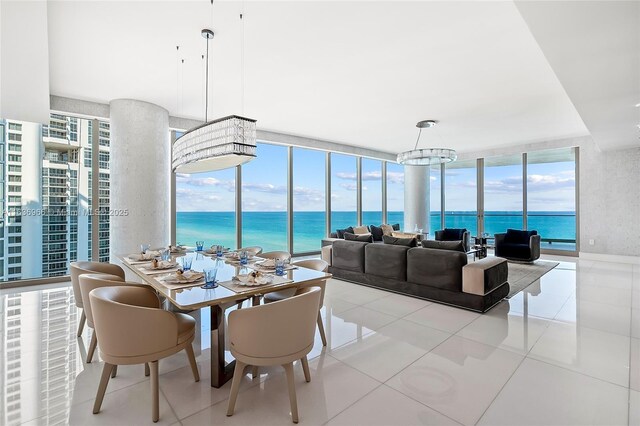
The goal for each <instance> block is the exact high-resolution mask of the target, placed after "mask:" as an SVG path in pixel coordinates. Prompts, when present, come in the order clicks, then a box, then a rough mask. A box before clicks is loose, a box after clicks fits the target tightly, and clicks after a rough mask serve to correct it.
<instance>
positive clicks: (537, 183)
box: [176, 144, 575, 211]
mask: <svg viewBox="0 0 640 426" xmlns="http://www.w3.org/2000/svg"><path fill="white" fill-rule="evenodd" d="M293 158H294V163H293V164H294V166H293V192H294V201H293V202H294V210H295V211H322V210H324V205H325V194H324V176H325V153H324V152H323V151H316V150H310V149H302V148H294V149H293ZM490 163H491V162H490V161H488V162H487V164H490ZM465 165H466V163H465V162H460V163H457V164H456V166H458V167H457V168H451V169H447V170H446V174H445V179H446V194H445V196H446V200H445V202H446V209H447V210H448V211H450V210H465V211H467V210H471V211H473V210H475V206H476V169H475V162H470V163H468V165H469V166H470V167H464V168H460V167H459V166H465ZM331 166H332V170H331V175H332V176H331V203H332V209H333V210H336V211H355V209H356V194H357V186H356V184H357V181H356V159H355V157H352V156H348V155H341V154H333V155H332V160H331ZM362 177H363V183H362V185H363V188H362V189H363V192H362V204H363V210H365V211H374V210H376V211H377V210H381V209H382V198H381V197H382V180H381V178H382V164H381V162H380V161H378V160H372V159H363V161H362ZM242 179H243V185H242V186H243V191H242V206H243V210H244V211H286V209H287V149H286V147H283V146H278V145H268V144H258V157H257V158H256V159H255V160H253V161H251V162H249V163H247V164H246V165H244V166H243V169H242ZM430 180H431V210H432V211H437V210H440V185H441V182H440V170H439V168H432V170H431V176H430ZM527 185H528V196H529V205H528V209H529V210H531V211H536V210H545V211H546V210H553V211H571V210H574V208H575V207H574V206H575V202H574V197H575V194H574V191H575V176H574V164H573V162H561V163H541V164H529V165H528V177H527ZM403 187H404V172H403V166H400V165H398V164H393V163H389V164H388V165H387V196H388V209H389V211H401V210H403V209H404V195H403ZM234 191H235V169H227V170H220V171H216V172H208V173H199V174H192V175H178V176H177V178H176V198H177V210H178V211H233V210H234V206H235V192H234ZM521 209H522V168H521V165H520V164H516V165H512V166H497V167H485V210H487V211H490V210H510V211H513V210H516V211H517V210H521Z"/></svg>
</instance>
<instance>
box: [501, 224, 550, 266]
mask: <svg viewBox="0 0 640 426" xmlns="http://www.w3.org/2000/svg"><path fill="white" fill-rule="evenodd" d="M495 255H496V256H497V257H504V258H505V259H508V260H515V261H519V262H533V261H534V260H537V259H539V258H540V235H538V231H520V230H517V229H507V232H505V233H499V234H495Z"/></svg>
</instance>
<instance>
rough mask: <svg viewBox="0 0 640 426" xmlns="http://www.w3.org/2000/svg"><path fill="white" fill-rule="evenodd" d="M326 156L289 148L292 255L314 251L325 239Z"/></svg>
mask: <svg viewBox="0 0 640 426" xmlns="http://www.w3.org/2000/svg"><path fill="white" fill-rule="evenodd" d="M326 155H327V154H326V153H325V152H324V151H317V150H312V149H304V148H293V152H292V156H293V252H294V253H308V252H315V251H318V247H319V244H320V243H319V241H320V240H321V239H322V238H324V237H325V221H326V212H325V173H326V171H325V170H326V167H325V163H326Z"/></svg>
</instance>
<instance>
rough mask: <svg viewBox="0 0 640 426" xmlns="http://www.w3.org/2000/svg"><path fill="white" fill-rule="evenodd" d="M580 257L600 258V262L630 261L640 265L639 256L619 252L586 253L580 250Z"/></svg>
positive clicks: (586, 258)
mask: <svg viewBox="0 0 640 426" xmlns="http://www.w3.org/2000/svg"><path fill="white" fill-rule="evenodd" d="M578 256H579V257H580V259H585V260H600V261H602V262H614V263H630V264H633V265H640V256H624V255H621V254H603V253H586V252H583V251H581V252H580V253H579V255H578Z"/></svg>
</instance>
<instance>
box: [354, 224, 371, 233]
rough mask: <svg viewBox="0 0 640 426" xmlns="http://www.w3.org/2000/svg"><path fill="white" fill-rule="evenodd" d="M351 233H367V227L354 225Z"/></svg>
mask: <svg viewBox="0 0 640 426" xmlns="http://www.w3.org/2000/svg"><path fill="white" fill-rule="evenodd" d="M353 233H354V234H356V235H360V234H369V228H367V227H366V226H364V225H363V226H354V227H353Z"/></svg>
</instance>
